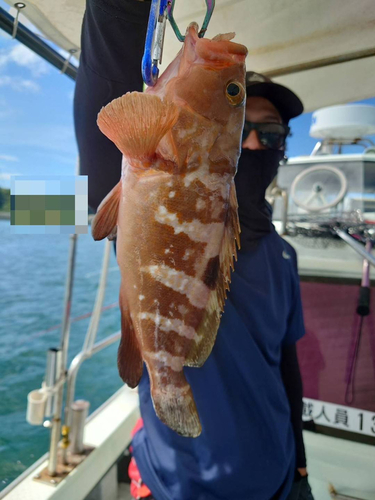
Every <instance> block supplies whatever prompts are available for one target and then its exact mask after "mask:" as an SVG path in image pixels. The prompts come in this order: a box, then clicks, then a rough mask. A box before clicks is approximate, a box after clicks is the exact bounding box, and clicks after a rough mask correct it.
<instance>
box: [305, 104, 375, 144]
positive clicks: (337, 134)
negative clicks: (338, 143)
mask: <svg viewBox="0 0 375 500" xmlns="http://www.w3.org/2000/svg"><path fill="white" fill-rule="evenodd" d="M373 134H375V106H369V105H365V104H353V105H342V106H329V107H327V108H322V109H318V110H317V111H315V112H314V113H313V115H312V123H311V128H310V136H311V137H315V138H317V139H336V140H340V139H342V140H348V139H359V138H361V137H365V136H366V135H373Z"/></svg>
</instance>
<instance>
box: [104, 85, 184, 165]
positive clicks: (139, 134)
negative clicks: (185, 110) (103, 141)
mask: <svg viewBox="0 0 375 500" xmlns="http://www.w3.org/2000/svg"><path fill="white" fill-rule="evenodd" d="M178 113H179V110H178V108H177V106H176V105H175V104H174V103H173V102H171V101H162V100H161V99H160V97H157V96H156V95H151V94H145V93H142V92H128V93H127V94H125V95H123V96H121V97H119V98H118V99H114V100H113V101H112V102H110V103H109V104H107V106H105V107H104V108H102V109H101V111H100V113H99V115H98V122H97V123H98V126H99V128H100V130H101V131H102V132H103V134H105V135H106V136H107V137H108V138H109V139H111V141H113V142H114V143H115V144H116V146H117V147H118V148H119V150H120V151H121V152H122V154H123V155H124V156H126V157H128V158H136V159H149V158H152V157H153V156H154V154H155V151H156V148H157V146H158V144H159V142H160V140H161V139H162V137H163V136H164V135H165V134H166V133H167V132H168V130H170V129H171V128H172V127H173V125H174V124H175V123H176V121H177V118H178Z"/></svg>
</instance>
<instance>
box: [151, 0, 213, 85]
mask: <svg viewBox="0 0 375 500" xmlns="http://www.w3.org/2000/svg"><path fill="white" fill-rule="evenodd" d="M205 1H206V6H207V12H206V16H205V18H204V21H203V24H202V28H201V29H200V31H199V33H198V36H199V37H200V38H202V37H203V36H204V34H205V33H206V31H207V27H208V23H209V22H210V19H211V16H212V12H213V10H214V7H215V0H205ZM174 3H175V0H152V3H151V8H150V17H149V18H148V26H147V34H146V43H145V51H144V53H143V58H142V77H143V81H144V82H145V84H146V85H148V86H149V87H153V86H154V85H155V83H156V81H157V79H158V76H159V68H158V64H161V61H162V55H163V44H164V34H165V27H166V23H167V19H169V22H170V23H171V25H172V28H173V31H174V32H175V34H176V36H177V38H178V39H179V40H180V42H183V41H184V40H185V36H183V35H181V32H180V30H179V29H178V26H177V23H176V21H175V19H174V17H173V9H174Z"/></svg>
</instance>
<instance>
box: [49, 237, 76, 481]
mask: <svg viewBox="0 0 375 500" xmlns="http://www.w3.org/2000/svg"><path fill="white" fill-rule="evenodd" d="M76 247H77V235H76V234H71V235H70V249H69V260H68V277H67V281H66V287H65V300H64V304H65V305H64V315H63V321H62V329H61V346H60V348H61V371H60V377H59V379H61V378H62V377H65V371H66V363H67V356H68V347H69V334H70V309H71V304H72V294H73V281H74V267H75V256H76ZM63 396H64V386H63V385H61V386H60V388H59V390H58V391H57V393H56V397H55V413H54V416H53V420H52V429H51V441H50V449H49V460H48V473H49V474H50V475H51V476H55V475H56V469H57V450H58V445H59V440H60V433H61V412H62V405H63Z"/></svg>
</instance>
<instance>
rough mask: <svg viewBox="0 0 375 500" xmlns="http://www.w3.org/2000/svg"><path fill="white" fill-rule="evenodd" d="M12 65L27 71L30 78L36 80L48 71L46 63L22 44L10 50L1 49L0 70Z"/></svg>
mask: <svg viewBox="0 0 375 500" xmlns="http://www.w3.org/2000/svg"><path fill="white" fill-rule="evenodd" d="M12 63H13V64H17V65H18V66H21V67H23V68H27V69H29V70H30V71H31V74H32V76H34V77H36V78H38V77H40V76H42V75H45V74H46V73H48V71H49V67H48V65H47V63H46V62H45V61H43V59H42V58H41V57H40V56H38V55H37V54H35V53H34V52H33V51H32V50H30V49H29V48H27V47H25V46H24V45H22V44H17V45H15V46H14V47H13V48H12V49H11V50H8V49H3V50H2V51H0V68H5V67H6V66H7V65H9V64H12Z"/></svg>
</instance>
